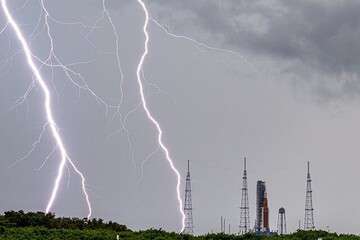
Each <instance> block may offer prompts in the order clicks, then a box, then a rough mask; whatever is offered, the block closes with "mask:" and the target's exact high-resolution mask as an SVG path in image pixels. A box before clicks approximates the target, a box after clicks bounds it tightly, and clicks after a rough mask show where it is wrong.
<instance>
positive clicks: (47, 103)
mask: <svg viewBox="0 0 360 240" xmlns="http://www.w3.org/2000/svg"><path fill="white" fill-rule="evenodd" d="M1 7H2V9H3V12H4V14H5V17H6V20H7V22H8V24H9V25H10V26H11V27H12V28H13V30H14V32H15V35H16V37H17V39H18V40H19V42H20V44H21V46H22V49H23V51H24V53H25V57H26V61H27V63H28V65H29V67H30V69H31V71H32V73H33V74H34V76H35V79H36V81H37V83H38V84H39V85H40V87H41V90H42V91H43V94H44V109H45V113H46V119H47V124H48V126H49V127H50V130H51V133H52V136H53V138H54V140H55V142H56V145H57V147H58V149H59V151H60V156H61V161H60V165H59V168H58V173H57V177H56V179H55V183H54V187H53V189H52V192H51V196H50V199H49V202H48V204H47V206H46V212H47V213H48V212H49V211H50V210H51V208H52V206H53V203H54V201H55V198H56V195H57V192H58V190H59V186H60V182H61V179H62V176H63V171H64V168H65V166H66V163H69V164H70V165H71V166H72V167H73V169H74V170H75V172H76V173H77V174H79V176H80V178H81V185H82V191H83V194H84V196H85V199H86V202H87V206H88V216H87V217H88V218H90V216H91V212H92V209H91V203H90V201H89V196H88V194H87V191H86V185H85V181H86V180H85V177H84V175H83V174H82V172H81V171H80V170H79V169H78V168H77V167H76V165H75V164H74V162H73V161H72V160H71V158H70V157H69V156H68V154H67V151H66V148H65V146H64V143H63V140H62V138H61V136H60V134H59V131H58V127H57V124H56V122H55V120H54V117H53V113H52V108H51V93H50V90H49V88H48V86H47V84H46V82H45V81H44V79H43V77H42V75H41V73H40V71H39V69H38V68H37V66H36V64H35V63H34V60H33V57H34V56H33V54H32V52H31V50H30V47H29V45H28V43H27V41H26V39H25V37H24V35H23V33H22V31H21V30H20V27H19V25H18V24H17V22H16V21H15V20H14V18H13V16H12V15H11V13H10V11H9V9H8V6H7V2H6V0H1Z"/></svg>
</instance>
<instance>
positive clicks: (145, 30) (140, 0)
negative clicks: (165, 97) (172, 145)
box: [136, 0, 185, 232]
mask: <svg viewBox="0 0 360 240" xmlns="http://www.w3.org/2000/svg"><path fill="white" fill-rule="evenodd" d="M137 2H138V3H139V5H140V6H141V8H142V10H143V11H144V15H145V21H144V25H143V33H144V35H145V42H144V52H143V53H142V55H141V57H140V61H139V64H138V66H137V68H136V77H137V82H138V85H139V90H140V97H141V102H142V106H143V108H144V110H145V112H146V115H147V117H148V119H149V120H150V121H151V122H152V123H153V124H154V126H155V127H156V129H157V131H158V143H159V146H160V147H161V149H162V150H163V152H164V154H165V157H166V160H167V161H168V162H169V164H170V167H171V170H172V171H173V172H174V173H175V175H176V177H177V184H176V194H177V200H178V208H179V211H180V214H181V216H182V226H181V231H180V232H183V230H184V228H185V213H184V211H183V203H182V200H181V194H180V184H181V176H180V173H179V171H178V170H177V169H176V167H175V165H174V162H173V160H172V158H171V156H170V153H169V150H168V148H167V147H166V146H165V144H164V143H163V140H162V136H163V132H162V129H161V127H160V124H159V122H158V121H157V120H156V119H155V118H154V117H153V116H152V114H151V112H150V110H149V108H148V106H147V101H146V98H145V94H144V87H143V83H142V78H141V72H142V69H143V65H144V62H145V58H146V56H147V55H148V52H149V48H148V44H149V40H150V39H149V33H148V24H149V12H148V9H147V7H146V5H145V3H144V2H143V0H137Z"/></svg>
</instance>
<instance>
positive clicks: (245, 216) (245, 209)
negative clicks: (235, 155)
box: [239, 157, 250, 234]
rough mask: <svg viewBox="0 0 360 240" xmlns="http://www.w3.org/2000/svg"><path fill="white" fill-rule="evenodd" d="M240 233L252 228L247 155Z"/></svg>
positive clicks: (242, 189)
mask: <svg viewBox="0 0 360 240" xmlns="http://www.w3.org/2000/svg"><path fill="white" fill-rule="evenodd" d="M239 227H240V231H239V233H240V234H244V233H247V232H249V230H250V211H249V196H248V186H247V172H246V157H245V158H244V173H243V182H242V188H241V204H240V226H239Z"/></svg>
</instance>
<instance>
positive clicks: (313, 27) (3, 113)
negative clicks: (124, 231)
mask: <svg viewBox="0 0 360 240" xmlns="http://www.w3.org/2000/svg"><path fill="white" fill-rule="evenodd" d="M41 2H43V3H44V5H45V7H46V10H47V12H44V9H43V7H42V5H41ZM104 2H105V8H104V7H103V2H102V1H101V0H76V1H71V0H62V1H56V0H43V1H39V0H11V1H10V0H9V1H8V7H9V10H10V11H11V13H12V14H13V17H14V18H15V19H16V20H17V22H18V24H19V26H20V28H21V29H22V31H23V33H24V35H25V37H26V40H27V41H28V42H29V44H30V47H31V50H32V53H33V55H34V56H36V58H35V59H37V60H36V61H35V63H36V64H37V66H38V67H39V68H40V71H41V73H42V75H43V77H44V79H45V81H46V82H47V83H48V85H49V87H50V91H51V96H52V101H53V102H52V108H53V111H54V117H55V119H56V122H57V125H58V127H59V131H60V134H61V136H62V138H63V140H64V144H65V146H66V148H67V151H68V154H69V156H70V157H71V159H72V160H73V161H74V162H75V163H76V164H77V166H78V167H79V169H80V170H81V171H82V172H83V173H84V175H85V176H86V180H87V190H88V192H89V196H90V200H91V203H92V209H93V214H92V216H93V217H99V218H103V219H106V220H114V221H117V222H119V223H123V224H126V225H127V226H128V227H129V228H131V229H144V228H151V227H154V228H163V229H165V230H171V231H179V229H180V227H181V216H180V214H179V211H178V205H177V200H176V189H175V188H176V176H175V175H174V174H173V172H172V171H171V169H170V167H169V164H168V162H167V161H166V159H165V157H164V153H163V152H162V151H161V150H160V149H159V146H158V143H157V136H158V135H157V132H156V129H155V128H154V125H153V124H152V123H151V122H150V121H149V119H148V118H147V116H146V113H145V111H144V110H143V108H142V106H141V101H140V93H139V86H138V85H137V79H136V70H137V65H138V62H139V59H140V57H141V54H142V52H143V51H144V40H145V38H144V33H143V25H144V17H145V16H144V12H143V10H142V9H141V7H140V6H139V4H138V3H137V2H136V1H130V0H106V1H104ZM144 2H145V4H146V5H147V7H148V9H149V14H150V21H149V26H148V31H149V37H150V42H149V54H148V56H147V57H146V59H145V62H144V66H143V72H142V73H143V75H142V76H143V81H144V87H145V95H146V99H147V101H148V107H149V109H150V110H151V112H152V113H153V115H154V116H155V117H156V119H157V120H158V121H159V123H160V124H161V127H162V129H163V132H164V135H163V137H164V142H165V143H166V146H167V147H168V148H169V151H170V154H171V156H172V158H173V160H174V164H175V166H176V167H177V168H178V169H179V171H180V173H181V175H182V185H181V189H180V190H181V193H183V192H184V187H185V186H184V182H185V176H186V167H187V160H190V166H191V174H192V175H191V177H192V200H193V216H194V231H195V233H196V234H201V233H207V232H211V231H214V232H217V231H219V228H220V216H225V217H226V219H227V222H228V223H230V224H231V231H232V232H234V233H236V232H238V226H239V221H240V210H239V207H240V200H241V187H242V185H241V184H242V171H243V166H242V160H243V157H245V156H246V157H247V159H248V166H247V167H248V187H249V202H250V225H251V226H254V221H255V191H256V188H255V187H256V181H257V180H264V181H266V186H267V193H268V199H269V210H270V215H269V216H270V227H271V228H276V221H277V217H278V215H277V211H278V209H279V208H280V207H284V208H286V214H287V225H288V230H289V231H295V230H296V229H297V227H298V222H299V220H301V221H302V222H303V221H304V208H305V190H306V189H305V187H306V162H307V161H310V162H311V176H312V180H313V185H312V187H313V205H314V219H315V226H316V228H318V229H325V230H329V229H330V230H331V231H338V232H346V233H348V232H350V233H359V230H358V229H359V228H358V219H359V218H360V208H358V205H359V201H360V190H359V189H358V187H356V184H357V182H358V175H359V170H358V169H359V167H360V162H359V159H360V148H359V146H358V142H359V140H360V137H359V136H360V135H359V131H360V127H359V126H358V124H359V122H360V78H359V73H360V68H359V64H360V44H359V39H360V14H359V12H360V2H359V1H355V0H349V1H344V0H333V1H323V0H316V1H313V0H301V1H286V0H223V1H221V0H220V1H218V0H196V1H195V0H182V1H178V0H148V1H144ZM46 16H48V18H47V19H48V24H49V29H50V33H48V32H47V28H46V22H45V17H46ZM0 33H1V34H0V80H1V84H2V85H1V87H0V121H1V125H0V152H1V161H0V193H1V194H0V210H1V211H7V210H11V209H14V210H19V209H24V210H31V211H45V208H46V205H47V202H48V199H49V197H50V194H51V190H52V188H53V184H54V181H55V177H56V174H57V169H58V166H59V161H60V157H59V151H58V150H57V148H56V144H55V142H54V140H53V138H52V136H51V134H50V131H49V129H48V128H47V127H45V129H44V124H45V123H46V116H45V112H44V107H43V93H42V91H41V89H40V87H39V85H38V84H37V83H35V84H32V83H34V77H33V74H32V72H31V71H30V69H29V67H28V65H27V63H26V60H25V55H24V52H23V50H22V48H21V46H20V45H19V42H18V40H17V39H16V37H15V35H14V31H13V29H11V28H10V27H9V26H8V24H7V20H6V18H5V16H4V14H3V12H1V13H0ZM49 34H50V35H51V36H52V39H53V46H54V49H53V55H51V57H50V60H49V59H48V56H49V53H50V52H51V42H50V39H49V37H48V36H49ZM40 59H41V61H39V60H40ZM46 60H48V61H47V62H46V63H47V65H46V64H42V63H44V61H46ZM56 61H61V63H62V64H64V65H66V66H67V67H68V68H69V69H71V71H72V72H71V73H70V75H69V72H64V71H63V69H62V68H61V67H57V66H56V64H59V63H58V62H56ZM51 65H52V66H53V67H52V66H51ZM66 73H67V74H66ZM69 76H70V77H71V78H69ZM85 82H86V85H85ZM84 86H87V87H84ZM121 87H122V90H121ZM114 106H119V107H114ZM182 197H183V195H182ZM51 211H53V212H55V213H56V214H57V215H59V216H79V217H86V215H87V208H86V202H85V199H84V197H83V195H82V192H81V179H80V178H79V175H77V174H76V172H74V171H73V169H72V168H71V167H70V166H69V165H67V168H66V169H65V172H64V177H63V179H62V182H61V185H60V188H59V193H58V196H57V198H56V200H55V202H54V206H53V208H52V209H51Z"/></svg>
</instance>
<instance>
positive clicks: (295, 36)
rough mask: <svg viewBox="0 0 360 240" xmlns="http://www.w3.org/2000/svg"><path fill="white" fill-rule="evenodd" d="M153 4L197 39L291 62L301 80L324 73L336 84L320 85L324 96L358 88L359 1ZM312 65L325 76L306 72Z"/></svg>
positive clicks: (156, 1) (166, 18)
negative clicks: (310, 74)
mask: <svg viewBox="0 0 360 240" xmlns="http://www.w3.org/2000/svg"><path fill="white" fill-rule="evenodd" d="M151 3H152V4H153V6H154V7H153V12H154V14H156V15H157V16H158V17H159V18H160V19H161V21H163V22H165V23H167V24H169V25H170V27H173V29H174V31H178V32H180V33H181V34H185V35H186V34H187V32H190V33H191V34H192V36H194V37H195V38H197V39H200V40H202V41H206V42H209V43H211V44H214V45H216V46H220V47H224V48H230V49H234V50H237V51H239V52H246V53H249V52H250V53H252V54H256V55H262V56H266V57H270V58H276V59H277V60H280V61H285V62H286V64H289V63H291V64H290V67H287V69H286V71H291V72H292V73H296V74H298V75H301V76H302V78H317V79H318V80H315V81H319V78H324V77H325V78H327V79H328V81H327V82H326V81H325V83H327V84H330V85H337V86H336V87H334V86H326V85H323V84H322V85H323V89H322V90H321V92H323V93H324V94H325V95H334V96H335V95H337V96H338V95H341V94H348V95H354V94H358V93H359V92H360V91H358V90H359V86H358V85H359V83H360V80H359V76H358V75H359V67H358V66H359V64H360V45H359V44H358V42H359V39H360V15H359V11H360V2H359V1H342V0H336V1H308V0H302V1H284V0H272V1H263V0H256V1H238V0H229V1H225V2H224V1H222V2H218V1H213V0H212V1H202V0H200V1H195V2H194V1H191V0H184V1H175V0H171V1H168V0H166V1H165V0H154V1H151ZM175 10H176V11H175ZM175 12H176V14H175ZM184 26H185V27H184ZM283 63H284V62H283ZM309 68H310V69H311V70H314V71H316V72H317V73H318V74H320V75H321V76H320V77H319V76H314V75H312V76H308V75H307V72H308V71H309ZM321 81H322V80H321ZM315 85H317V84H315ZM333 88H336V90H334V89H333ZM329 89H332V90H331V91H330V90H329ZM329 91H330V92H329ZM325 92H328V93H325Z"/></svg>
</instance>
